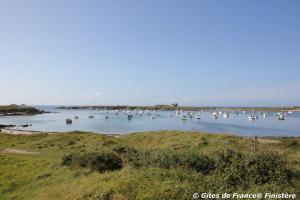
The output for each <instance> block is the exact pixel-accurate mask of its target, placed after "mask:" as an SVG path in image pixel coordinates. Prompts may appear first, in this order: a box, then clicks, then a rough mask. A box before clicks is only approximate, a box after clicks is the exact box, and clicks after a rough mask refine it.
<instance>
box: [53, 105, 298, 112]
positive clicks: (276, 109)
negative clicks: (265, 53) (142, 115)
mask: <svg viewBox="0 0 300 200" xmlns="http://www.w3.org/2000/svg"><path fill="white" fill-rule="evenodd" d="M56 109H92V110H97V109H98V110H189V111H198V110H233V111H270V112H271V111H273V112H282V111H300V107H298V106H294V107H209V106H174V105H154V106H127V105H116V106H60V107H57V108H56Z"/></svg>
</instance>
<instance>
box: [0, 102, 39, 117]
mask: <svg viewBox="0 0 300 200" xmlns="http://www.w3.org/2000/svg"><path fill="white" fill-rule="evenodd" d="M42 113H44V111H42V110H38V109H36V108H34V107H30V106H26V105H24V104H22V105H16V104H11V105H1V106H0V116H1V115H2V116H3V115H4V116H13V115H35V114H42Z"/></svg>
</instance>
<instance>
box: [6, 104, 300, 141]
mask: <svg viewBox="0 0 300 200" xmlns="http://www.w3.org/2000/svg"><path fill="white" fill-rule="evenodd" d="M38 108H41V107H38ZM42 109H44V110H48V111H57V112H58V113H49V114H42V115H34V116H0V124H16V125H22V124H32V126H30V127H27V128H22V127H18V129H23V130H35V131H73V130H79V131H92V132H98V133H119V134H125V133H130V132H138V131H154V130H187V131H192V130H197V131H205V132H211V133H231V134H237V135H245V136H247V135H264V136H300V113H293V114H291V115H289V116H287V117H286V120H284V121H279V120H278V119H277V117H274V116H273V113H269V114H268V115H267V117H266V118H265V119H264V118H263V117H262V116H260V118H259V119H258V120H255V121H249V120H248V116H249V114H243V113H240V114H238V115H236V114H233V113H232V114H231V113H230V117H229V118H227V119H224V118H223V116H220V117H219V118H218V119H213V117H212V113H211V112H202V113H201V115H200V116H201V119H200V120H198V119H196V118H188V119H187V120H186V121H183V120H181V116H176V115H175V112H174V111H170V112H167V111H161V112H160V113H159V116H155V119H152V115H149V116H148V115H145V114H144V115H143V116H138V115H135V114H134V113H132V114H133V118H132V120H128V118H127V115H125V114H122V113H119V114H118V115H116V114H115V113H114V112H108V113H107V111H95V110H54V108H53V107H42ZM171 114H172V115H173V116H172V117H171V116H170V115H171ZM75 115H76V116H78V117H79V119H73V118H72V120H73V123H72V124H66V123H65V119H67V118H71V117H72V116H75ZM90 115H93V116H94V119H90V118H89V116H90ZM105 116H108V119H106V118H105Z"/></svg>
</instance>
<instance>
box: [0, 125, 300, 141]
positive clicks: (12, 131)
mask: <svg viewBox="0 0 300 200" xmlns="http://www.w3.org/2000/svg"><path fill="white" fill-rule="evenodd" d="M161 131H170V132H171V131H178V130H160V131H142V132H131V133H127V134H118V133H98V132H89V131H75V130H74V131H51V132H47V131H33V130H28V131H26V130H20V129H12V128H3V129H0V135H1V134H9V135H33V134H46V135H47V134H49V135H51V134H64V133H76V132H77V133H93V134H99V135H105V136H112V137H120V136H124V135H130V134H136V133H140V134H143V133H151V132H152V133H155V132H161ZM179 132H187V133H205V134H212V135H230V136H236V137H241V138H254V137H255V135H248V136H243V135H236V134H230V133H211V132H202V131H179ZM257 136H258V138H260V139H266V140H267V139H272V140H277V139H281V138H300V136H260V135H257Z"/></svg>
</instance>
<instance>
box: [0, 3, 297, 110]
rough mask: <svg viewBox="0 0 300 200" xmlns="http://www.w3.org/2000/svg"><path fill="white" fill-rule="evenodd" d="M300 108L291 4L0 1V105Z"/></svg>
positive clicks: (294, 13) (294, 8)
mask: <svg viewBox="0 0 300 200" xmlns="http://www.w3.org/2000/svg"><path fill="white" fill-rule="evenodd" d="M173 102H178V103H179V104H181V105H210V106H214V105H217V106H279V105H300V1H298V0H281V1H277V0H218V1H214V0H206V1H205V0H187V1H186V0H180V1H179V0H147V1H146V0H124V1H117V0H80V1H79V0H43V1H40V0H26V1H20V0H0V104H10V103H17V104H21V103H25V104H35V105H36V104H46V105H51V104H56V105H62V104H69V105H78V104H80V105H82V104H113V105H114V104H129V105H135V104H136V105H153V104H165V103H167V104H168V103H173Z"/></svg>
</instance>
